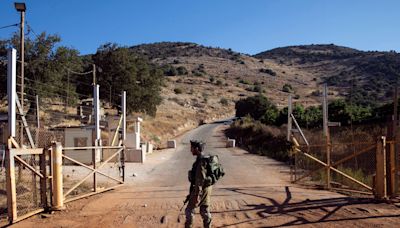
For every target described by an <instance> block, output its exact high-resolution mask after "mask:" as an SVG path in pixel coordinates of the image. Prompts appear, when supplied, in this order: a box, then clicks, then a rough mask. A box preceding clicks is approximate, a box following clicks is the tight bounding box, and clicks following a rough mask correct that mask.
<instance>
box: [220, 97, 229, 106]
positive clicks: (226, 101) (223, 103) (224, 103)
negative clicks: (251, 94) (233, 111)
mask: <svg viewBox="0 0 400 228" xmlns="http://www.w3.org/2000/svg"><path fill="white" fill-rule="evenodd" d="M219 103H221V104H222V105H223V106H227V105H228V104H229V102H228V100H227V99H226V98H221V100H220V101H219Z"/></svg>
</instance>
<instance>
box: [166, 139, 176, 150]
mask: <svg viewBox="0 0 400 228" xmlns="http://www.w3.org/2000/svg"><path fill="white" fill-rule="evenodd" d="M167 147H168V148H174V149H175V148H176V140H169V141H167Z"/></svg>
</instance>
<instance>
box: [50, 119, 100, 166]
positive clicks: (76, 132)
mask: <svg viewBox="0 0 400 228" xmlns="http://www.w3.org/2000/svg"><path fill="white" fill-rule="evenodd" d="M57 130H63V131H64V145H63V146H64V147H90V146H93V145H94V141H95V139H96V135H95V127H94V126H91V125H89V126H71V127H59V128H57ZM95 153H96V154H95V158H96V159H95V161H96V162H100V161H101V160H102V153H101V150H98V151H96V152H95ZM64 154H65V156H68V157H70V158H72V159H75V160H77V161H79V162H82V163H84V164H92V163H93V159H92V156H93V150H91V149H87V150H65V151H64ZM65 163H66V164H73V162H71V161H67V160H66V161H65Z"/></svg>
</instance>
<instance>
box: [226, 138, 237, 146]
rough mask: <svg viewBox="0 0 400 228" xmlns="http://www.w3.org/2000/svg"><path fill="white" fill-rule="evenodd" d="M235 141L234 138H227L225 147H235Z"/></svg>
mask: <svg viewBox="0 0 400 228" xmlns="http://www.w3.org/2000/svg"><path fill="white" fill-rule="evenodd" d="M235 143H236V141H235V140H234V139H228V141H226V147H228V148H229V147H235Z"/></svg>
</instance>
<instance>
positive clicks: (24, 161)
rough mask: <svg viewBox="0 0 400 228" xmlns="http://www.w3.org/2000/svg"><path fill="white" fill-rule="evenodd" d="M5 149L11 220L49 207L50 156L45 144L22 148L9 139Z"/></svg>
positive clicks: (8, 208)
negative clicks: (38, 146) (33, 147)
mask: <svg viewBox="0 0 400 228" xmlns="http://www.w3.org/2000/svg"><path fill="white" fill-rule="evenodd" d="M9 144H10V145H9V149H8V151H7V153H6V188H7V215H8V221H9V222H10V223H14V222H17V221H20V220H22V219H25V218H27V217H29V216H31V215H34V214H37V213H40V212H42V211H44V210H46V209H47V208H48V203H49V200H50V191H49V189H48V188H49V186H50V185H49V180H50V179H49V177H50V175H49V174H50V169H49V156H48V154H47V153H46V150H44V149H43V148H36V149H25V148H20V147H19V146H18V144H17V143H15V141H13V139H10V140H9Z"/></svg>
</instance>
